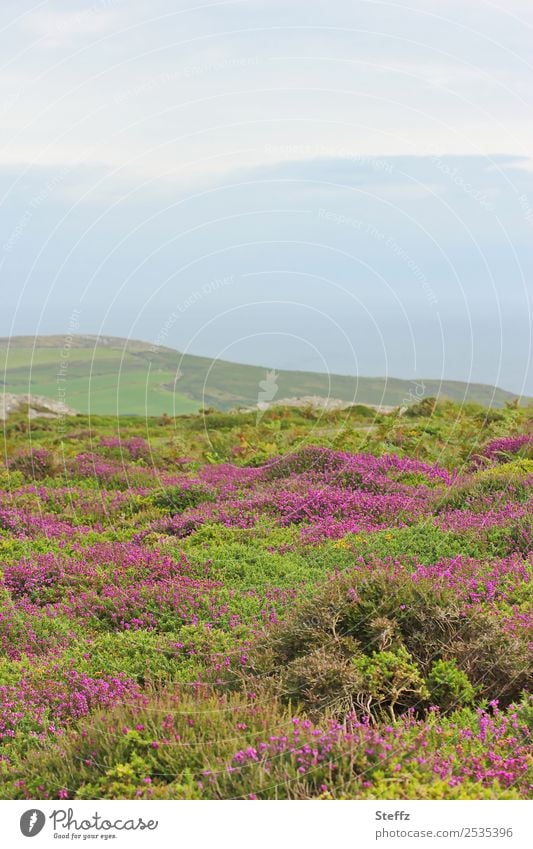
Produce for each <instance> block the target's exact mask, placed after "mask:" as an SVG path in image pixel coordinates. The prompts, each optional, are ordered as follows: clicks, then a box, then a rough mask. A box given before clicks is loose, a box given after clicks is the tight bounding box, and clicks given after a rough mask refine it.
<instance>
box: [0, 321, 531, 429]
mask: <svg viewBox="0 0 533 849" xmlns="http://www.w3.org/2000/svg"><path fill="white" fill-rule="evenodd" d="M0 392H4V393H13V394H28V393H31V394H32V395H41V396H46V397H47V398H49V399H51V400H54V401H56V402H61V403H64V404H66V405H68V407H70V408H73V409H75V410H78V411H80V412H89V411H90V412H92V413H94V414H106V413H111V414H112V413H117V412H118V413H120V414H127V413H129V414H138V415H161V414H162V413H168V414H169V415H177V414H181V413H192V412H195V411H197V410H198V409H200V408H202V407H215V408H218V409H221V410H229V409H233V408H235V407H250V406H255V405H257V404H258V402H259V403H260V404H264V405H266V404H268V403H272V402H275V401H276V399H294V398H304V397H322V398H330V399H338V400H339V401H344V402H353V403H358V404H374V405H380V406H400V405H405V404H410V403H413V402H414V401H416V400H418V399H419V398H422V397H428V396H440V397H441V398H442V397H446V398H450V399H453V400H455V401H459V402H461V401H472V402H477V403H479V404H483V405H485V406H492V407H498V406H500V407H501V406H503V405H504V404H505V402H506V401H512V400H513V399H514V398H516V396H515V395H514V394H513V393H512V392H507V391H505V390H503V389H498V388H496V387H493V386H485V385H483V384H479V383H470V384H467V383H462V382H461V381H450V380H446V381H439V380H435V379H423V380H422V379H421V380H420V381H418V383H417V384H414V383H413V382H412V381H409V380H400V379H398V378H383V377H359V378H355V377H346V376H343V375H326V374H319V373H315V372H305V371H279V372H275V373H273V372H271V371H270V370H269V369H268V368H266V367H265V368H261V367H258V366H251V365H242V364H239V363H231V362H227V361H224V360H217V361H213V360H211V359H210V358H208V357H197V356H191V355H189V354H186V355H182V354H181V353H180V352H179V351H175V350H174V349H172V348H166V347H157V348H154V347H153V346H152V345H151V344H150V343H148V342H141V341H136V340H127V339H121V338H116V337H112V336H101V337H97V336H81V335H80V336H69V337H63V336H37V337H35V338H34V337H29V336H15V337H12V338H11V339H9V338H3V339H2V338H0Z"/></svg>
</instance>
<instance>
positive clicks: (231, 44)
mask: <svg viewBox="0 0 533 849" xmlns="http://www.w3.org/2000/svg"><path fill="white" fill-rule="evenodd" d="M532 29H533V7H532V6H531V4H529V3H525V2H523V0H512V2H510V3H508V4H507V5H506V8H505V9H500V8H498V7H497V6H495V5H494V4H492V3H490V2H484V0H473V2H472V3H470V4H468V7H465V6H464V4H460V3H459V2H456V0H447V2H444V3H442V2H436V0H429V2H422V0H413V2H412V3H411V4H410V5H409V7H407V6H403V5H401V4H399V3H381V2H376V3H368V2H363V1H362V0H359V2H355V3H351V2H350V3H349V2H347V0H346V2H344V0H342V1H341V2H338V3H336V4H332V5H330V6H328V7H327V8H325V7H324V6H323V4H319V3H314V2H310V3H304V2H300V0H294V2H292V3H288V4H287V3H282V2H281V0H269V2H266V0H242V2H237V1H236V2H221V3H213V4H208V5H205V6H201V7H197V8H192V9H186V8H177V9H175V8H172V9H169V7H168V3H166V2H164V0H154V3H152V4H151V5H150V9H149V11H147V10H146V8H145V5H144V4H142V3H140V2H138V0H133V2H130V3H128V4H125V3H124V2H122V0H96V2H93V3H90V4H88V3H84V2H80V0H75V2H69V3H66V2H63V0H50V2H48V3H46V4H41V5H40V6H37V7H34V6H33V5H32V4H31V3H29V2H28V0H22V2H21V1H20V0H19V2H17V3H15V2H13V0H8V2H5V3H4V4H3V5H2V9H1V10H0V44H2V47H3V55H4V57H5V58H4V62H3V68H4V74H3V75H2V76H1V77H0V115H1V116H2V123H3V128H4V132H3V139H2V143H1V145H0V197H1V198H2V202H1V205H0V280H1V285H2V309H1V311H0V335H2V336H9V335H21V334H28V335H42V334H47V333H60V334H62V335H68V333H69V332H71V331H72V323H73V318H72V317H73V316H76V321H77V323H78V331H77V332H81V333H89V334H99V333H100V334H104V335H113V336H122V337H131V338H138V339H143V340H146V341H148V342H156V341H157V340H158V339H161V338H164V340H165V341H164V342H161V344H166V345H168V346H169V347H175V348H176V349H178V350H180V351H183V352H187V353H194V354H197V355H202V356H207V357H210V358H219V359H227V360H230V361H233V362H242V363H251V364H258V365H262V366H265V367H270V368H285V369H293V370H307V371H322V372H324V371H326V372H327V371H329V372H330V373H336V374H359V375H361V376H363V375H364V376H372V375H379V376H395V377H402V378H405V379H408V380H416V379H418V378H420V379H421V378H424V377H425V378H436V379H439V378H442V379H446V380H461V381H466V382H471V383H472V382H475V383H485V384H489V385H496V386H499V387H502V388H504V389H508V390H509V391H512V392H515V393H516V394H524V395H529V396H531V395H533V371H532V368H531V306H530V293H531V274H532V271H533V262H532V254H531V247H530V246H531V236H532V234H533V168H532V156H531V149H532V146H531V142H532V140H533V122H532V121H531V120H530V118H529V116H530V115H531V114H532V113H531V100H532V95H531V90H533V89H532V86H531V80H532V76H533V74H532V68H533V63H532V56H531V54H532V51H533V42H532V40H531V30H532Z"/></svg>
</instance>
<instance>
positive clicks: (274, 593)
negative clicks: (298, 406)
mask: <svg viewBox="0 0 533 849" xmlns="http://www.w3.org/2000/svg"><path fill="white" fill-rule="evenodd" d="M532 423H533V411H532V410H531V408H526V409H520V408H517V407H515V406H509V407H508V408H506V409H503V410H496V411H487V410H484V409H482V408H480V407H476V406H467V407H463V408H459V407H457V406H454V405H453V404H449V403H444V402H443V403H439V404H435V403H434V402H432V401H431V400H427V401H424V402H422V403H421V404H419V405H418V406H416V407H412V408H410V410H409V411H408V413H406V414H405V415H403V416H400V415H397V414H392V415H378V416H376V415H375V414H374V413H373V412H372V411H371V410H368V409H367V408H361V407H355V408H353V409H351V410H349V411H344V412H342V413H341V412H337V413H318V412H313V411H311V410H295V409H292V410H289V409H287V410H282V409H280V410H271V411H269V412H268V413H266V414H265V415H262V416H258V415H256V414H254V413H250V414H222V413H214V412H211V413H208V414H206V415H203V416H183V417H179V418H177V419H170V418H168V417H166V416H164V417H162V418H159V419H150V420H148V421H146V420H143V419H140V418H137V419H136V418H121V419H119V420H116V419H112V418H95V417H93V418H92V419H90V418H88V417H81V416H80V417H77V418H74V419H69V420H67V421H52V420H45V419H42V420H38V419H36V420H34V421H32V422H31V423H28V421H27V419H26V418H25V417H24V415H23V414H20V415H17V416H16V417H14V418H12V419H10V420H9V421H8V422H7V424H6V427H5V429H4V440H3V467H2V468H1V469H0V572H1V583H0V596H1V601H0V776H1V780H2V784H3V787H2V791H1V796H2V797H3V798H69V799H74V798H81V799H83V798H134V797H141V798H159V799H169V798H170V799H176V798H177V799H180V798H251V799H254V798H299V799H300V798H312V797H321V798H325V799H330V798H333V799H338V798H427V799H435V798H521V797H524V796H527V795H529V794H530V792H531V786H532V777H531V772H530V770H531V748H530V736H529V735H530V732H531V725H532V721H533V707H532V704H531V701H530V699H529V697H528V692H530V687H531V637H532V634H531V618H532V607H531V592H530V586H531V585H530V582H529V578H530V575H531V550H532V532H533V526H532V519H531V482H532V480H533V460H532V456H533V451H532V446H533V442H532V437H531V433H532V428H531V425H532Z"/></svg>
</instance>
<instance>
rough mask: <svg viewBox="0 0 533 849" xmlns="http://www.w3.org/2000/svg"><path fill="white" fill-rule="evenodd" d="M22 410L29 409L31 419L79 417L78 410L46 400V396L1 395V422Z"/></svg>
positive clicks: (58, 402)
mask: <svg viewBox="0 0 533 849" xmlns="http://www.w3.org/2000/svg"><path fill="white" fill-rule="evenodd" d="M22 408H27V410H28V418H29V419H36V418H42V419H57V418H60V417H62V416H75V415H77V412H76V410H72V409H71V408H70V407H67V406H66V404H62V403H61V402H60V401H52V399H51V398H45V397H44V395H14V394H12V393H10V392H3V393H0V421H5V420H6V419H7V418H8V416H9V415H11V413H17V412H19V411H20V410H21V409H22Z"/></svg>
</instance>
